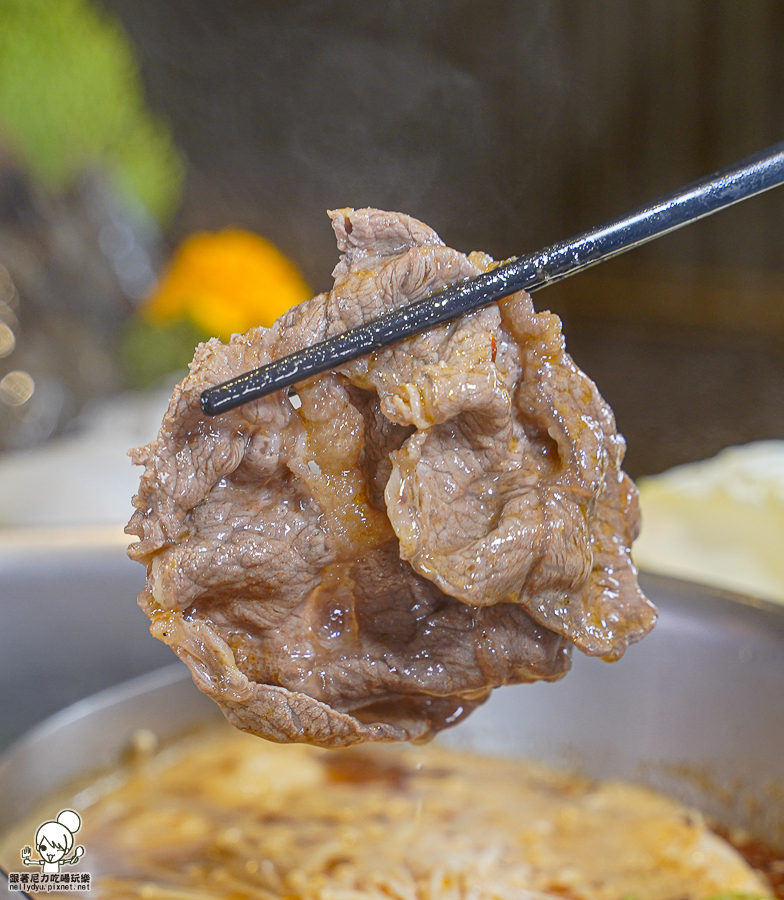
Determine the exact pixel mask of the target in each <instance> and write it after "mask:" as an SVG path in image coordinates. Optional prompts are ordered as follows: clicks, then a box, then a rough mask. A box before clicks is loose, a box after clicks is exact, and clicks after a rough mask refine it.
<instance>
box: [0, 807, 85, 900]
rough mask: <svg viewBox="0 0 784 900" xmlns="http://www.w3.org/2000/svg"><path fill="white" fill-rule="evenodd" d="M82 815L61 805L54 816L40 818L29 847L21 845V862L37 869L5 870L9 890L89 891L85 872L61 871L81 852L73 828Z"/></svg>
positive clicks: (72, 862) (78, 825)
mask: <svg viewBox="0 0 784 900" xmlns="http://www.w3.org/2000/svg"><path fill="white" fill-rule="evenodd" d="M81 827H82V819H81V816H80V815H79V813H78V812H76V811H75V810H73V809H63V810H61V811H60V813H59V815H58V816H57V818H56V819H53V820H51V821H49V822H42V823H41V824H40V825H39V826H38V829H37V831H36V832H35V841H34V847H35V852H36V853H37V856H33V847H30V846H26V847H22V850H21V857H22V864H23V865H24V866H25V867H26V868H28V869H30V868H32V869H38V870H39V871H38V872H9V875H8V882H9V885H8V886H9V887H10V888H11V890H17V891H45V892H50V891H89V890H90V874H89V873H88V872H78V873H77V872H64V871H63V870H62V869H63V866H75V865H76V864H77V863H78V862H79V860H80V859H81V858H82V857H83V856H84V847H82V846H81V845H77V844H76V840H75V836H76V832H77V831H79V829H80V828H81Z"/></svg>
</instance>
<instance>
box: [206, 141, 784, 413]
mask: <svg viewBox="0 0 784 900" xmlns="http://www.w3.org/2000/svg"><path fill="white" fill-rule="evenodd" d="M782 183H784V141H782V142H780V143H778V144H774V145H773V146H772V147H769V148H768V149H767V150H763V151H761V152H759V153H755V154H753V155H752V156H748V157H746V159H744V160H742V161H741V162H739V163H736V164H735V165H732V166H728V167H727V168H725V169H721V170H720V171H719V172H715V173H714V174H713V175H709V176H708V177H707V178H703V179H702V180H700V181H695V182H694V183H692V184H690V185H688V186H687V187H685V188H681V189H680V190H678V191H674V192H673V193H671V194H667V195H666V196H665V197H661V198H660V199H659V200H656V201H655V202H653V203H651V204H649V205H647V206H642V207H640V208H639V209H637V210H635V211H634V212H632V213H630V214H629V215H626V216H623V217H621V218H619V219H615V220H613V221H612V222H608V223H607V224H605V225H601V226H599V227H598V228H594V229H591V230H590V231H585V232H583V233H582V234H580V235H578V236H577V237H574V238H571V239H570V240H566V241H560V242H559V243H557V244H553V245H552V246H550V247H547V248H546V249H544V250H540V251H539V252H538V253H532V254H530V255H528V256H519V257H513V258H512V259H511V260H509V261H508V262H506V263H504V264H503V265H501V266H498V268H496V269H493V270H492V271H490V272H485V273H483V274H482V275H479V276H477V277H476V278H471V279H468V280H466V281H462V282H460V283H459V284H456V285H453V286H451V287H448V288H445V289H443V290H441V291H438V292H436V293H435V294H431V295H430V296H429V297H425V298H423V299H422V300H417V301H416V302H415V303H411V304H409V305H408V306H403V307H400V308H399V309H395V310H392V311H391V312H388V313H386V314H385V315H383V316H380V317H379V318H377V319H373V320H372V321H370V322H366V323H365V324H364V325H360V326H357V327H356V328H352V329H351V330H350V331H346V332H344V333H343V334H339V335H336V336H335V337H332V338H329V339H328V340H326V341H322V342H321V343H319V344H314V345H313V346H312V347H306V348H305V349H304V350H300V351H298V352H296V353H292V354H291V355H290V356H285V357H283V358H282V359H279V360H276V361H275V362H273V363H270V364H269V365H266V366H262V367H261V368H259V369H254V370H253V371H252V372H247V373H246V374H244V375H240V376H238V377H237V378H233V379H232V380H231V381H227V382H225V383H224V384H219V385H217V386H216V387H213V388H209V389H208V390H206V391H204V392H203V393H202V395H201V408H202V410H203V411H204V413H205V414H206V415H208V416H216V415H218V414H219V413H223V412H228V411H229V410H231V409H236V407H238V406H242V405H243V404H244V403H249V402H250V401H251V400H256V399H258V398H259V397H265V396H266V395H267V394H271V393H273V392H274V391H277V390H281V389H282V388H287V387H290V386H291V385H293V384H296V383H297V382H298V381H304V380H305V379H306V378H311V377H312V376H313V375H318V374H320V373H321V372H326V371H328V370H329V369H335V368H337V366H340V365H342V364H343V363H347V362H350V361H351V360H352V359H358V358H359V357H360V356H365V355H367V354H369V353H372V352H373V351H374V350H380V349H381V348H382V347H387V346H389V345H390V344H394V343H396V342H397V341H400V340H402V339H403V338H407V337H411V336H412V335H415V334H420V333H421V332H423V331H425V330H426V329H428V328H430V327H432V326H433V325H438V324H440V323H441V322H448V321H449V320H450V319H455V318H457V317H458V316H462V315H464V314H466V313H469V312H472V311H474V310H477V309H481V308H482V307H483V306H487V305H488V304H490V303H493V302H494V301H496V300H500V299H501V298H503V297H507V296H508V295H509V294H513V293H515V292H516V291H520V290H526V291H528V292H529V293H530V292H532V291H536V290H539V288H542V287H546V286H547V285H548V284H554V283H555V282H556V281H561V280H562V279H564V278H568V277H569V276H570V275H574V274H575V273H576V272H581V271H582V270H583V269H587V268H588V267H589V266H594V265H596V264H597V263H600V262H604V261H605V260H606V259H611V258H612V257H614V256H618V255H619V254H621V253H625V252H626V251H627V250H631V249H632V248H634V247H639V246H640V245H641V244H645V243H647V242H648V241H652V240H653V239H654V238H658V237H661V236H662V235H665V234H668V233H669V232H671V231H675V230H676V229H677V228H682V227H683V226H684V225H688V224H690V223H691V222H696V221H697V220H698V219H702V218H704V217H705V216H709V215H711V214H712V213H715V212H718V211H719V210H720V209H724V208H726V207H728V206H732V205H733V204H734V203H738V202H740V201H741V200H746V199H748V198H749V197H753V196H755V195H756V194H760V193H762V192H763V191H767V190H770V188H774V187H778V186H779V185H780V184H782Z"/></svg>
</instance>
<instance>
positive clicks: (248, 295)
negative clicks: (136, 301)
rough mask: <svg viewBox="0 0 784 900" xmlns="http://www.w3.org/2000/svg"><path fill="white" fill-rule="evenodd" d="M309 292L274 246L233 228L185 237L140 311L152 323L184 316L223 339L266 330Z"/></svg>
mask: <svg viewBox="0 0 784 900" xmlns="http://www.w3.org/2000/svg"><path fill="white" fill-rule="evenodd" d="M311 296H312V294H311V291H310V288H309V287H308V286H307V284H306V283H305V281H304V279H303V278H302V276H301V275H300V273H299V272H298V271H297V268H296V267H295V266H294V264H293V263H292V262H291V261H290V260H289V259H287V258H286V257H285V256H284V255H283V254H282V253H281V252H280V251H279V250H278V249H277V248H276V247H275V246H273V245H272V244H271V243H270V242H269V241H267V240H265V239H264V238H262V237H259V236H258V235H257V234H252V233H251V232H249V231H241V230H239V229H235V230H227V231H221V232H219V233H217V234H208V233H198V234H194V235H191V237H189V238H186V239H185V240H184V241H183V242H182V244H180V247H179V249H178V250H177V253H176V254H175V256H174V258H173V260H172V261H171V263H170V264H169V267H168V269H167V270H166V272H165V273H164V275H163V277H162V278H161V280H160V282H159V283H158V286H157V287H156V288H155V290H154V291H153V293H152V294H151V296H150V297H149V298H148V299H147V300H146V301H145V303H144V304H143V306H142V308H141V313H142V315H143V316H144V317H145V318H147V319H148V320H150V321H152V322H171V321H176V320H178V319H189V320H190V321H191V322H193V324H194V325H196V326H197V327H198V328H199V329H201V330H202V331H204V332H205V333H206V334H212V335H216V336H217V337H219V338H221V340H224V341H225V340H228V339H229V338H230V337H231V335H232V334H235V333H238V332H244V331H247V330H248V329H249V328H252V327H254V326H256V325H264V326H266V327H267V328H269V326H270V325H272V323H273V322H274V321H275V319H277V318H278V317H279V316H280V315H282V314H283V313H284V312H286V310H288V309H290V308H291V307H292V306H295V305H296V304H297V303H301V302H302V301H303V300H308V299H310V297H311Z"/></svg>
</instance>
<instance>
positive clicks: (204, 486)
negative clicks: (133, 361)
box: [127, 209, 655, 747]
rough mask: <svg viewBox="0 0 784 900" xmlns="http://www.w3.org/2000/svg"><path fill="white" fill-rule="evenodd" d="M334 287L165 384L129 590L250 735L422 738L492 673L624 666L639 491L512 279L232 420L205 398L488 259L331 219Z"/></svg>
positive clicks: (369, 221)
mask: <svg viewBox="0 0 784 900" xmlns="http://www.w3.org/2000/svg"><path fill="white" fill-rule="evenodd" d="M330 215H331V218H332V224H333V228H334V230H335V234H336V235H337V241H338V247H339V249H340V251H341V253H342V256H341V260H340V262H339V263H338V265H337V267H336V268H335V271H334V273H333V274H334V276H335V286H334V288H333V289H332V291H330V292H329V293H328V294H320V295H319V296H317V297H314V298H313V299H312V300H310V301H308V302H306V303H302V304H300V305H299V306H297V307H295V308H294V309H292V310H290V311H289V312H288V313H287V314H286V315H284V316H282V317H281V318H280V319H279V320H278V321H277V322H276V323H275V325H274V326H273V327H272V328H270V329H266V328H255V329H252V330H251V331H249V332H248V333H247V334H244V335H235V336H234V337H233V338H232V340H231V342H230V343H229V344H222V343H221V342H220V341H218V340H215V339H213V340H210V341H208V342H207V343H205V344H202V345H201V346H200V347H199V348H198V349H197V351H196V356H195V358H194V360H193V363H192V364H191V369H190V374H189V375H188V377H187V378H185V380H184V381H183V382H182V383H181V384H180V385H178V387H177V388H176V389H175V392H174V396H173V397H172V400H171V403H170V405H169V409H168V412H167V413H166V416H165V418H164V420H163V424H162V427H161V430H160V433H159V435H158V437H157V439H156V440H155V441H153V443H151V444H150V445H148V446H146V447H142V448H139V449H137V450H134V451H132V453H131V455H132V458H133V461H134V462H135V463H138V464H139V465H143V466H145V470H144V473H143V475H142V478H141V485H140V488H139V492H138V494H137V495H136V496H135V497H134V505H135V507H136V512H135V513H134V515H133V518H132V519H131V521H130V523H129V525H128V527H127V531H128V533H129V534H134V535H136V536H138V537H139V538H140V540H139V541H138V542H137V543H134V544H132V545H131V547H130V548H129V554H130V555H131V556H132V557H133V558H134V559H137V560H139V561H141V562H143V563H145V564H146V566H147V571H148V577H147V584H146V588H145V590H144V591H143V592H142V594H141V595H140V597H139V603H140V606H141V607H142V609H143V610H144V611H145V613H146V614H147V615H148V616H149V618H150V619H151V621H152V626H151V631H152V633H153V634H154V635H155V636H156V637H158V638H160V639H161V640H163V641H165V642H166V643H167V644H169V645H170V646H171V647H172V648H173V649H174V650H175V652H176V653H177V654H178V656H179V657H180V658H181V659H183V660H184V661H185V662H186V663H187V664H188V666H189V667H190V669H191V672H192V674H193V678H194V680H195V682H196V684H197V685H198V686H199V687H200V688H201V689H202V690H203V691H204V692H205V693H207V694H209V695H210V696H212V697H213V698H214V699H215V700H217V701H218V703H219V704H220V705H221V707H222V708H223V710H224V712H225V714H226V716H227V717H228V718H229V720H230V721H231V722H233V723H234V724H235V725H237V726H238V727H239V728H241V729H244V730H246V731H251V732H254V733H256V734H259V735H261V736H263V737H266V738H269V739H271V740H275V741H307V742H310V743H313V744H318V745H321V746H326V747H339V746H346V745H349V744H353V743H357V742H359V741H368V740H370V741H396V740H419V739H426V738H428V737H430V736H432V735H433V734H434V733H435V732H437V731H438V730H440V729H442V728H444V727H447V726H448V725H451V724H453V723H454V722H456V721H458V720H459V719H460V718H462V717H463V716H465V715H466V714H468V713H469V712H471V710H473V709H474V708H475V707H476V706H478V705H479V704H480V703H482V702H483V701H484V700H485V699H486V698H487V696H488V694H489V693H490V691H491V690H492V688H494V687H498V686H499V685H502V684H510V683H519V682H528V681H535V680H555V679H557V678H560V677H561V676H563V675H564V674H565V673H566V671H567V670H568V668H569V664H570V652H571V648H572V645H575V646H577V647H578V648H579V649H580V650H582V651H583V652H584V653H587V654H590V655H595V656H601V657H603V658H605V659H608V660H612V659H617V658H618V657H620V656H621V655H622V654H623V652H624V651H625V649H626V648H627V646H628V645H629V644H630V643H632V642H633V641H636V640H639V639H640V638H641V637H643V636H644V635H645V634H646V633H647V632H648V631H649V630H650V628H651V627H652V626H653V623H654V620H655V609H654V608H653V606H652V604H651V603H650V602H649V601H648V600H647V599H646V598H645V597H644V595H643V594H642V593H641V591H640V589H639V587H638V586H637V581H636V570H635V568H634V565H633V563H632V561H631V557H630V545H631V542H632V540H633V539H634V538H635V537H636V535H637V531H638V527H639V515H638V509H637V493H636V489H635V488H634V485H633V484H632V482H631V481H630V479H629V478H628V477H627V476H626V475H625V474H624V473H623V472H622V471H621V461H622V458H623V454H624V449H625V445H624V442H623V439H622V438H621V437H620V436H619V435H618V434H617V433H616V430H615V423H614V419H613V415H612V412H611V411H610V409H609V407H608V406H607V404H606V403H605V402H604V401H603V400H602V398H601V397H600V396H599V393H598V391H597V390H596V387H595V385H594V384H593V383H592V382H591V381H590V380H589V379H588V378H587V377H586V376H585V375H584V374H583V373H582V372H581V371H580V370H579V369H578V368H577V367H576V366H575V364H574V363H573V361H572V360H571V358H570V357H569V355H568V354H567V353H566V351H565V349H564V342H563V338H562V335H561V330H560V322H559V320H558V318H557V317H556V316H554V315H552V314H550V313H546V312H545V313H537V312H535V310H534V308H533V305H532V303H531V300H530V297H529V296H528V295H527V294H525V293H521V294H517V295H515V296H513V297H510V298H509V299H507V300H505V301H503V302H501V303H499V304H495V305H493V306H490V307H488V308H486V309H483V310H481V311H479V312H476V313H473V314H472V315H469V316H466V317H464V318H463V319H461V320H459V321H457V322H454V323H451V324H448V325H442V326H439V327H437V328H433V329H431V330H430V331H428V332H427V333H425V334H423V335H420V336H417V337H415V338H411V339H409V340H406V341H404V342H402V343H400V344H398V345H396V346H394V347H392V348H389V349H386V350H383V351H379V352H377V353H374V354H373V355H372V356H370V357H368V358H365V359H361V360H358V361H355V362H353V363H350V364H348V365H345V366H343V367H341V368H340V369H338V370H337V371H336V372H333V373H329V374H326V375H323V376H319V377H316V378H312V379H310V380H309V381H307V382H305V383H304V384H302V385H301V386H300V387H299V388H298V389H297V392H296V394H293V395H291V396H289V395H287V394H286V393H285V392H279V393H278V394H276V395H273V396H270V397H267V398H264V399H262V400H258V401H255V402H253V403H250V404H248V405H246V406H244V407H242V408H241V409H238V410H235V411H233V412H230V413H227V414H225V415H223V416H220V417H218V418H216V419H206V418H205V417H204V416H203V414H202V413H201V410H200V407H199V395H200V393H201V391H202V390H204V389H205V388H207V387H211V386H212V385H214V384H217V383H219V382H223V381H226V380H228V379H229V378H232V377H233V376H236V375H239V374H241V373H243V372H246V371H248V370H249V369H253V368H255V367H257V366H260V365H263V364H264V363H267V362H270V361H272V360H274V359H276V358H278V357H280V356H283V355H285V354H287V353H291V352H293V351H295V350H298V349H300V348H302V347H305V346H308V345H309V344H312V343H314V342H316V341H320V340H323V339H324V338H326V337H328V336H330V335H333V334H337V333H340V332H342V331H345V330H346V329H347V328H349V327H351V326H354V325H357V324H359V323H361V322H363V321H366V320H367V319H369V318H371V317H374V316H377V315H380V314H381V313H383V312H385V311H386V310H389V309H391V308H393V307H397V306H400V305H402V304H405V303H409V302H411V301H413V300H416V299H418V298H419V297H422V296H424V295H426V294H428V293H430V292H432V291H434V290H436V289H438V288H441V287H443V286H445V285H448V284H452V283H454V282H456V281H459V280H461V279H464V278H466V277H469V276H472V275H476V274H478V273H479V272H481V271H484V270H486V269H487V268H489V267H490V266H492V265H493V262H492V260H491V259H490V258H489V257H488V256H486V255H484V254H481V253H472V254H470V255H469V256H465V255H463V254H462V253H458V252H457V251H455V250H451V249H449V248H448V247H445V246H444V244H443V243H442V241H441V240H440V238H439V237H438V235H436V233H435V232H434V231H433V230H432V229H430V228H428V227H427V226H426V225H424V224H422V223H421V222H418V221H417V220H416V219H412V218H411V217H409V216H405V215H400V214H397V213H387V212H382V211H379V210H375V209H362V210H353V209H343V210H337V211H334V212H332V213H330Z"/></svg>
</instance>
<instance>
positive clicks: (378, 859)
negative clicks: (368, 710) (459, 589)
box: [0, 727, 770, 900]
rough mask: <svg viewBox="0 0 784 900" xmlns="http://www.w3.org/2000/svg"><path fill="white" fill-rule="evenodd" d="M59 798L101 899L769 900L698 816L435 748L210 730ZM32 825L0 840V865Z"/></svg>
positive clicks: (624, 787)
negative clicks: (332, 743) (69, 811)
mask: <svg viewBox="0 0 784 900" xmlns="http://www.w3.org/2000/svg"><path fill="white" fill-rule="evenodd" d="M118 782H119V784H118ZM58 803H60V804H61V805H65V806H69V807H75V808H78V809H79V812H80V814H81V817H82V822H83V825H82V831H81V832H80V836H79V840H80V842H81V843H82V844H84V846H85V848H86V851H87V854H86V858H87V857H89V861H90V868H91V870H92V871H93V873H94V875H93V878H94V884H93V886H94V888H95V889H97V890H99V891H100V896H101V897H102V898H104V900H114V898H118V900H119V898H129V900H130V898H140V900H141V898H149V897H181V898H193V900H197V898H206V897H210V898H215V900H219V898H224V897H225V898H230V897H231V898H248V900H250V898H260V900H273V898H277V897H289V898H291V897H297V898H301V900H338V898H342V900H349V898H350V900H390V898H392V900H448V898H452V900H459V898H485V900H491V898H497V900H545V898H556V897H558V898H563V897H569V898H572V900H618V898H624V897H634V898H636V900H672V898H675V897H677V898H681V900H705V898H708V897H718V896H721V897H728V896H730V895H732V896H737V895H738V894H740V893H744V894H745V895H751V896H755V897H763V896H770V893H769V891H768V890H767V886H766V885H765V884H764V882H763V880H762V879H761V878H760V877H758V876H757V875H756V874H755V873H754V872H752V870H751V869H750V868H749V867H748V866H747V865H746V864H745V863H744V862H743V861H742V859H741V858H740V856H739V855H738V854H737V853H736V852H735V851H734V850H733V849H732V848H731V847H730V846H729V844H727V843H725V842H724V841H722V840H721V839H720V838H718V837H717V836H716V835H714V834H713V833H712V832H710V831H709V830H708V829H707V828H706V826H705V823H704V822H703V820H702V817H701V816H700V814H699V813H697V812H695V811H693V810H690V809H687V808H685V807H682V806H680V805H679V804H677V803H675V802H673V801H671V800H668V799H665V798H664V797H662V796H659V795H657V794H654V793H652V792H651V791H648V790H646V789H645V788H642V787H636V786H633V785H629V784H621V783H613V782H609V783H604V784H592V783H590V782H588V781H586V780H584V779H582V778H576V777H574V776H571V775H567V774H562V773H558V772H555V771H552V770H548V769H546V768H544V767H542V766H540V765H537V764H535V763H531V762H524V761H518V760H508V759H497V758H495V759H491V758H482V757H477V756H473V755H469V754H464V753H456V752H454V751H448V750H445V749H443V748H439V747H436V746H432V745H431V746H429V747H427V748H411V747H379V746H375V747H361V748H353V749H350V750H344V751H337V752H335V751H332V752H329V751H322V750H315V749H314V748H311V747H275V746H273V745H271V744H268V743H266V742H261V741H256V740H253V739H252V738H249V737H248V736H247V735H243V734H239V733H237V732H231V731H230V730H229V729H228V728H226V727H223V728H221V729H219V730H217V731H216V732H214V733H213V734H210V735H202V736H200V737H196V738H191V739H189V740H187V741H185V742H183V743H182V744H180V745H179V746H176V745H175V746H172V747H170V748H169V749H167V750H164V751H163V752H162V753H161V754H160V755H159V756H158V757H157V758H153V759H152V760H151V761H148V762H144V763H141V764H137V765H136V766H135V767H134V768H132V769H130V770H129V771H126V772H125V773H124V776H122V775H121V776H120V777H119V778H118V775H117V774H114V775H112V776H109V777H108V778H106V779H105V781H104V783H103V786H102V784H101V783H100V782H99V783H98V784H95V785H92V786H88V787H87V789H86V790H82V792H81V793H80V794H78V795H77V796H75V797H68V798H58ZM47 808H48V809H51V808H52V804H51V803H50V805H49V806H48V807H47ZM56 808H59V806H57V807H56ZM38 822H40V817H39V818H37V819H32V820H31V821H30V822H29V823H28V824H27V825H26V826H25V827H23V828H22V829H19V830H18V831H17V832H16V833H15V834H14V835H10V836H8V838H7V839H6V840H4V841H3V842H2V845H3V848H4V849H0V860H2V861H3V862H4V863H5V865H7V866H10V868H11V869H12V870H13V869H14V867H15V866H16V867H17V868H18V854H19V847H21V846H23V845H24V844H25V843H28V842H29V834H31V833H34V831H35V828H36V826H37V824H38ZM14 860H16V862H14Z"/></svg>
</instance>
